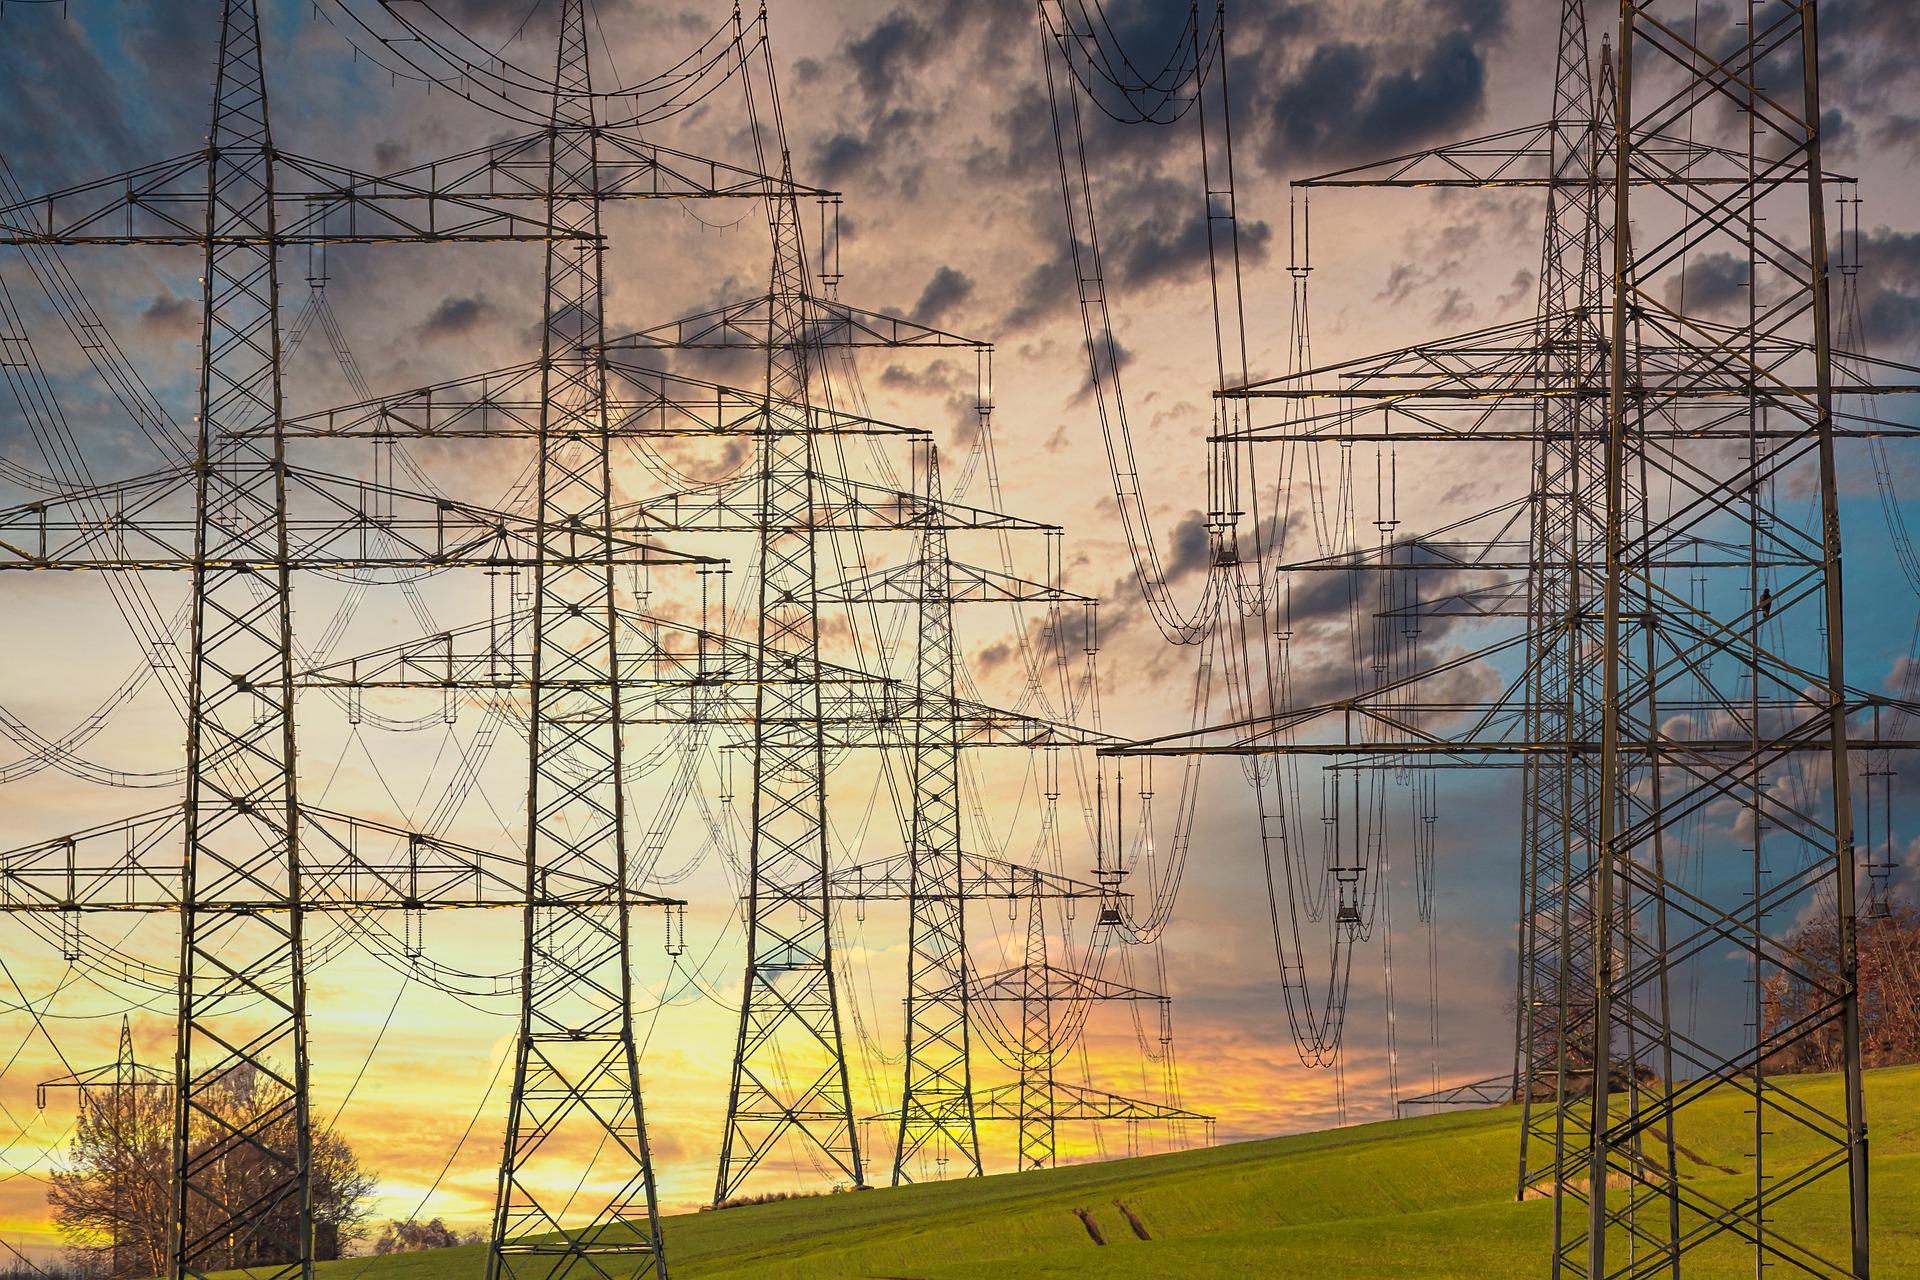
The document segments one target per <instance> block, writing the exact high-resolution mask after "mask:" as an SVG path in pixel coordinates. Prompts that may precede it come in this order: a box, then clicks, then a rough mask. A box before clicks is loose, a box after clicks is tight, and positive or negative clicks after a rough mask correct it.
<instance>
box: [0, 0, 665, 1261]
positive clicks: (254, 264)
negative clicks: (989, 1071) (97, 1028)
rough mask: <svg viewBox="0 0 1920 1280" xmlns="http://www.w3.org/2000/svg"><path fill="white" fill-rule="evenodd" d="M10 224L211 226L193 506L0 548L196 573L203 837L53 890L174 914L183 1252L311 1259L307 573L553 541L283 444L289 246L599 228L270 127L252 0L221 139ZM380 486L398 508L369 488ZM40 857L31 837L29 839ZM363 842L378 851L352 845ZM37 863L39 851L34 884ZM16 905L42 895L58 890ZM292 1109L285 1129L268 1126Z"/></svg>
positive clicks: (404, 900)
mask: <svg viewBox="0 0 1920 1280" xmlns="http://www.w3.org/2000/svg"><path fill="white" fill-rule="evenodd" d="M463 176H465V177H471V176H472V175H470V174H468V175H463ZM0 231H4V239H5V241H6V242H8V243H14V244H28V245H60V244H116V245H156V244H157V245H198V246H200V247H201V248H202V251H203V253H204V255H205V257H204V262H205V272H204V276H203V285H204V292H203V310H202V314H203V325H202V351H201V356H202V358H201V388H200V397H199V400H200V403H199V408H200V413H199V415H198V423H199V426H198V430H197V444H196V446H195V455H194V465H193V467H192V469H191V472H190V478H188V479H187V480H186V483H187V484H188V486H189V487H190V488H191V491H192V494H193V516H192V518H191V519H190V520H180V519H178V518H176V517H174V516H172V515H170V514H169V513H168V510H167V500H168V498H169V497H170V496H171V495H172V494H173V493H174V492H175V491H176V490H177V489H179V487H180V486H181V484H182V477H180V476H179V475H177V474H175V473H173V472H164V473H161V474H158V475H155V476H147V477H139V478H136V479H134V480H131V481H125V482H121V483H118V484H111V485H105V486H99V487H97V488H95V489H89V490H85V491H80V492H75V493H65V494H60V495H57V496H55V497H54V498H51V499H48V500H46V501H43V502H38V503H34V504H30V505H29V506H27V507H25V508H18V509H13V510H9V511H5V512H0V567H4V568H9V569H19V568H37V569H44V568H59V569H83V568H109V569H117V570H138V569H150V568H151V569H167V570H179V569H188V570H190V571H191V573H192V606H191V617H192V623H191V636H190V644H191V651H192V652H191V660H190V664H189V667H190V689H189V700H188V708H187V770H186V801H185V805H184V809H183V816H182V822H183V832H184V839H185V847H186V854H185V858H184V861H182V860H180V859H179V858H177V857H176V858H174V859H173V860H172V863H173V866H174V867H175V868H177V874H178V877H179V882H178V884H177V885H172V886H171V887H169V885H168V881H169V877H168V876H166V875H163V874H161V873H159V872H158V871H157V870H156V869H155V868H154V867H153V866H151V865H149V864H148V863H147V862H146V855H147V854H151V853H153V852H154V850H153V849H152V848H145V849H143V851H142V853H141V855H140V856H136V854H135V852H134V851H133V849H132V847H131V846H129V847H128V848H127V849H124V850H122V851H121V853H120V854H119V855H118V856H117V857H113V858H110V859H109V860H108V861H107V862H105V863H104V864H101V865H97V866H94V867H88V868H86V869H85V870H84V872H83V873H82V881H80V882H76V880H75V874H76V867H75V865H74V857H75V854H74V848H75V843H74V842H73V841H71V840H69V841H65V842H60V843H62V844H63V845H64V846H65V848H66V850H67V857H66V861H67V864H68V865H67V868H66V880H67V888H66V890H65V893H66V896H67V897H68V898H69V899H71V898H73V896H74V895H75V893H76V892H77V890H76V888H75V885H76V883H85V884H87V885H89V886H94V887H101V888H104V889H105V893H104V895H103V897H102V899H100V900H98V901H96V902H88V903H86V904H81V903H77V902H70V903H69V904H68V905H66V906H64V907H62V908H61V909H62V910H76V909H80V910H85V909H94V908H95V907H98V906H111V907H117V909H123V910H124V909H134V910H178V911H179V912H180V914H181V964H180V973H179V982H180V1015H179V1038H178V1049H177V1053H176V1061H175V1101H176V1109H177V1115H176V1125H175V1169H174V1175H175V1180H174V1189H173V1235H172V1244H171V1255H172V1264H171V1269H172V1273H173V1274H174V1275H175V1276H176V1277H184V1276H187V1275H202V1274H205V1273H207V1272H209V1271H213V1270H224V1269H228V1268H231V1267H233V1266H235V1265H239V1264H241V1263H251V1264H253V1265H255V1266H256V1267H263V1268H264V1269H265V1270H264V1272H263V1274H265V1275H269V1276H274V1277H289V1278H290V1277H294V1276H304V1275H310V1274H311V1268H312V1261H313V1226H312V1217H311V1213H312V1191H311V1184H312V1176H313V1172H312V1161H311V1133H310V1124H309V1118H308V1104H307V1098H308V1087H307V1084H308V1081H307V1046H306V1030H305V973H304V960H303V953H302V931H303V920H304V916H305V914H306V913H307V911H308V910H310V909H313V908H314V907H315V906H316V905H317V904H318V902H319V899H318V898H316V897H315V896H314V895H312V894H311V893H310V892H309V887H308V885H307V883H306V880H305V878H304V875H303V867H304V866H305V859H304V858H303V855H302V853H301V849H302V844H303V842H304V836H303V832H302V827H303V825H305V823H306V822H307V821H308V820H310V819H311V818H312V817H313V815H312V814H311V813H308V812H306V811H303V810H302V809H301V808H300V806H299V805H298V804H297V798H296V795H295V790H296V787H295V776H296V775H295V752H294V727H293V719H292V702H293V687H294V686H293V681H292V661H291V646H292V628H291V615H290V608H289V605H290V598H291V597H290V591H291V581H290V575H291V573H292V571H294V570H296V569H304V568H329V567H346V566H359V567H373V566H378V565H391V566H395V567H400V566H415V567H426V566H438V567H446V566H452V565H461V564H490V565H518V564H529V565H531V564H538V563H540V562H541V561H543V560H544V559H546V558H547V555H548V544H550V542H551V536H550V534H551V531H547V530H543V529H542V528H541V526H539V525H538V524H536V523H535V522H532V521H528V520H526V519H524V518H520V517H514V516H509V515H505V514H503V513H498V512H485V511H482V510H480V509H478V508H475V507H472V506H471V505H469V504H464V503H459V502H455V501H451V500H447V499H441V498H432V497H426V496H423V495H417V494H406V493H402V492H399V491H397V490H392V489H389V488H385V487H383V486H379V485H367V484H365V483H362V482H356V481H352V480H348V479H345V478H342V477H334V476H327V475H324V474H321V473H317V472H312V471H307V470H304V469H302V468H298V467H295V466H293V465H291V464H290V463H289V461H288V459H287V456H286V449H285V441H286V434H287V433H286V431H285V421H284V417H283V414H282V410H281V354H282V353H281V349H280V336H279V314H278V307H279V282H278V277H279V266H278V252H279V250H280V248H281V247H282V246H287V245H299V244H328V243H376V242H377V243H406V242H432V241H463V240H464V241H499V240H541V241H552V240H554V239H556V238H561V239H577V238H578V237H579V235H580V234H582V233H578V232H575V231H573V230H572V229H566V228H563V229H559V230H555V229H554V228H553V227H552V226H550V224H548V223H547V222H546V221H544V220H542V219H533V218H525V217H521V216H519V215H515V214H513V213H511V212H506V211H502V210H499V209H497V208H495V207H493V206H492V205H490V204H488V203H487V202H486V201H485V200H484V199H475V198H474V196H473V194H472V193H471V191H470V190H469V191H456V190H454V189H453V188H452V186H451V185H450V184H448V183H445V182H442V181H439V180H438V178H437V177H436V176H435V175H431V174H429V175H428V176H427V178H426V179H425V180H424V181H422V182H413V181H409V180H406V179H391V178H389V179H378V178H372V177H369V176H367V175H361V174H355V173H352V172H350V171H347V170H344V169H340V168H339V167H337V166H333V165H329V164H326V163H324V162H320V161H313V160H307V159H304V158H301V157H298V156H295V155H292V154H290V153H288V152H285V151H283V150H281V149H279V148H277V147H276V146H275V145H274V143H273V141H272V137H271V132H270V127H269V120H268V106H267V88H266V83H265V80H264V76H263V73H262V59H261V41H260V23H259V16H258V13H257V9H256V5H255V4H254V3H252V2H251V0H225V2H224V3H223V5H222V7H221V24H220V47H219V69H218V73H217V79H216V86H215V101H214V112H213V122H212V127H211V129H210V131H209V133H208V138H207V145H206V146H205V148H204V149H202V150H200V151H198V152H194V153H191V154H189V155H187V156H183V157H180V158H177V159H174V160H168V161H163V162H161V163H159V164H155V165H149V166H145V167H143V168H142V169H139V170H136V171H134V172H133V173H132V174H129V175H125V176H123V177H120V178H112V179H107V180H104V181H101V182H95V183H91V184H88V185H85V186H82V187H76V188H72V189H69V190H65V191H60V192H55V193H53V194H51V195H48V196H45V197H41V198H39V199H36V200H31V201H24V202H19V203H16V204H12V205H9V206H8V207H6V208H5V209H0ZM295 489H297V490H298V493H299V496H300V497H301V498H302V499H303V500H307V501H313V500H318V501H319V502H320V504H321V506H322V508H323V510H322V512H321V513H320V514H319V515H318V516H317V517H313V516H307V517H302V518H299V519H294V518H291V517H290V515H289V509H290V501H289V499H290V495H291V493H292V492H293V491H294V490H295ZM370 499H371V500H373V501H374V502H375V503H376V504H377V505H379V506H381V507H383V508H384V509H385V514H376V513H374V512H371V511H369V510H368V509H367V507H366V504H367V502H368V501H369V500H370ZM102 512H106V513H109V514H107V515H106V516H105V518H102ZM575 536H578V535H577V533H576V535H575ZM603 537H604V535H603ZM370 548H377V549H370ZM594 554H596V555H597V556H598V557H599V558H601V559H607V558H613V557H617V558H618V559H619V560H620V561H621V562H623V563H632V564H643V563H658V564H673V563H688V562H689V561H688V558H687V557H682V556H677V555H674V554H672V553H668V552H664V551H663V550H661V549H660V548H657V547H654V546H652V545H651V544H649V543H647V542H646V540H645V539H643V538H639V537H636V536H633V535H631V534H628V533H626V532H624V531H623V532H622V533H621V535H620V536H618V537H617V538H615V539H613V540H612V541H611V543H609V542H608V541H604V540H603V541H602V542H601V543H600V544H599V545H598V548H597V550H596V551H595V553H594ZM342 821H344V822H345V823H347V825H349V826H353V825H354V820H352V819H344V820H342ZM138 825H139V820H135V821H134V822H133V823H130V824H115V828H114V829H115V830H116V831H118V830H120V829H121V828H122V827H125V828H126V829H127V830H129V831H130V830H132V829H133V828H134V827H136V826H138ZM324 826H325V824H324V823H323V824H322V830H323V832H324ZM403 836H404V833H403ZM404 838H407V839H409V840H410V841H411V840H412V839H414V838H413V837H404ZM323 839H324V835H323ZM420 847H422V848H424V847H428V846H425V845H423V846H420ZM416 852H418V850H417V849H416ZM25 857H26V860H27V862H28V863H29V864H31V863H33V862H36V861H37V860H38V858H37V855H36V854H35V853H34V852H31V851H29V852H28V853H27V854H26V855H25ZM484 860H485V859H484V855H479V856H478V861H470V862H469V865H470V868H471V869H472V870H474V871H478V870H479V868H480V865H481V864H482V863H483V862H484ZM348 861H349V862H354V863H360V862H362V861H363V860H362V859H360V858H358V857H357V856H356V855H352V854H349V856H348ZM523 865H524V864H523ZM367 869H368V870H371V864H367ZM483 878H484V877H483ZM520 879H522V880H524V876H522V877H520ZM454 880H455V883H456V887H455V888H454V889H453V891H452V892H451V893H450V894H448V895H447V896H448V897H449V898H453V899H466V898H469V897H471V896H473V888H470V887H469V885H470V884H472V885H473V887H475V888H477V887H478V885H477V883H475V882H472V881H470V880H469V878H468V876H467V875H466V874H465V873H458V874H456V876H455V877H454ZM31 882H32V876H31V875H29V877H28V880H27V881H26V882H23V883H31ZM372 883H373V884H375V885H377V886H378V887H377V888H375V889H374V891H373V893H372V895H371V898H363V899H362V900H363V901H364V902H366V903H367V904H368V905H375V904H376V903H377V904H379V905H384V906H387V907H397V906H402V905H404V906H408V907H414V906H418V905H423V899H422V896H421V895H420V894H419V892H418V890H417V887H415V888H412V889H407V890H399V889H395V888H394V887H393V884H392V882H391V881H388V880H387V879H386V878H385V877H384V876H383V875H381V874H379V873H375V879H374V881H373V882H372ZM364 887H365V886H363V888H364ZM548 889H549V886H547V885H545V884H544V883H543V884H542V885H541V886H540V891H541V892H543V893H544V892H547V891H548ZM39 896H40V895H39V894H38V892H37V891H36V892H34V893H31V894H29V898H30V899H38V898H39ZM349 896H350V897H351V896H356V895H353V894H350V895H349ZM490 896H492V897H493V900H494V901H504V902H512V901H516V900H518V901H520V902H522V903H524V902H526V901H528V900H530V899H531V896H532V893H531V891H530V890H528V891H522V892H512V891H509V892H506V893H500V894H497V896H494V895H489V894H488V893H485V892H482V893H481V894H480V895H479V897H480V900H481V901H478V902H474V903H473V904H472V905H481V903H482V902H485V901H486V900H487V899H488V898H489V897H490ZM587 896H592V895H587ZM433 898H434V895H433V894H432V893H428V894H426V895H424V899H425V901H424V905H441V904H440V903H438V902H435V901H433ZM638 900H639V899H638V898H637V897H636V901H638ZM646 901H661V900H657V899H646ZM336 905H337V904H336ZM446 905H454V903H452V902H449V903H447V904H446ZM8 909H9V910H30V911H32V910H40V909H43V903H42V902H41V901H38V900H30V901H26V902H23V903H21V904H19V905H17V906H9V907H8ZM236 1072H247V1073H251V1074H252V1075H253V1076H254V1077H255V1078H257V1079H260V1080H263V1081H265V1082H267V1083H266V1085H265V1087H264V1088H263V1089H262V1091H261V1096H262V1097H264V1098H266V1099H267V1100H268V1105H267V1106H265V1107H264V1108H260V1109H257V1110H255V1111H253V1112H251V1113H249V1114H247V1115H245V1116H239V1117H236V1116H233V1115H230V1114H223V1113H222V1111H221V1110H219V1109H216V1108H213V1107H210V1106H208V1105H206V1104H205V1101H204V1100H205V1099H206V1098H207V1097H208V1094H209V1091H211V1090H215V1089H218V1088H220V1087H221V1086H222V1083H223V1082H224V1081H226V1080H227V1079H228V1078H229V1077H230V1076H231V1075H232V1074H234V1073H236ZM286 1133H291V1134H292V1135H293V1143H292V1146H291V1149H289V1148H288V1147H287V1146H286V1145H285V1144H283V1143H280V1142H278V1141H277V1140H276V1135H279V1134H286ZM237 1153H247V1157H248V1158H249V1159H250V1160H254V1161H256V1162H258V1163H260V1164H261V1165H262V1166H263V1167H264V1168H265V1169H266V1174H265V1176H264V1177H262V1178H261V1179H259V1180H258V1181H256V1182H255V1183H254V1184H253V1186H252V1188H251V1189H250V1190H249V1191H248V1192H247V1193H246V1194H245V1195H243V1196H242V1197H241V1198H239V1199H235V1198H234V1197H233V1195H232V1193H231V1191H230V1189H229V1187H228V1183H229V1181H230V1180H229V1179H227V1178H226V1177H225V1176H224V1174H223V1172H222V1166H223V1164H224V1163H226V1162H227V1161H228V1160H229V1158H230V1157H232V1156H234V1155H235V1154H237Z"/></svg>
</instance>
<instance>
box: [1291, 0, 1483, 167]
mask: <svg viewBox="0 0 1920 1280" xmlns="http://www.w3.org/2000/svg"><path fill="white" fill-rule="evenodd" d="M1486 81H1487V69H1486V63H1485V61H1484V59H1483V56H1482V53H1481V49H1480V47H1479V44H1478V42H1477V37H1476V35H1475V33H1474V32H1473V31H1471V30H1468V29H1466V28H1461V29H1459V30H1455V31H1451V32H1448V33H1446V34H1444V35H1442V36H1441V37H1440V38H1439V39H1438V40H1437V41H1436V42H1435V43H1434V44H1432V45H1431V46H1430V47H1428V48H1427V49H1426V50H1425V51H1424V52H1420V53H1418V54H1416V55H1414V57H1413V58H1412V60H1411V61H1401V60H1400V58H1399V57H1396V55H1395V54H1393V53H1391V52H1388V51H1386V50H1383V49H1380V48H1377V47H1374V46H1370V45H1364V44H1358V43H1354V42H1351V41H1338V42H1334V43H1330V44H1323V45H1320V46H1319V47H1318V48H1316V49H1314V51H1313V53H1312V54H1311V55H1310V56H1309V57H1308V58H1307V59H1306V61H1305V62H1304V64H1302V65H1301V66H1300V67H1299V68H1298V70H1296V71H1295V72H1294V73H1293V74H1291V75H1289V76H1286V77H1285V78H1283V79H1281V80H1280V81H1279V82H1278V83H1277V85H1276V86H1275V88H1274V89H1273V90H1272V91H1271V93H1270V96H1267V97H1266V98H1265V100H1264V102H1261V103H1260V110H1259V115H1258V117H1257V119H1258V121H1259V123H1260V125H1262V126H1264V128H1265V131H1266V136H1265V139H1264V141H1263V143H1262V145H1261V147H1260V157H1261V159H1262V160H1263V161H1264V162H1265V163H1266V165H1267V167H1268V168H1269V169H1272V170H1275V171H1280V170H1284V169H1290V168H1292V167H1293V166H1295V165H1297V164H1298V163H1300V162H1302V161H1308V160H1312V161H1323V162H1340V161H1351V160H1363V159H1372V158H1375V157H1381V158H1384V157H1386V156H1390V155H1394V154H1397V153H1401V152H1405V151H1410V150H1414V149H1416V148H1418V147H1420V146H1422V145H1424V144H1427V143H1431V142H1437V141H1442V140H1448V139H1452V138H1454V137H1455V136H1457V135H1459V134H1460V133H1461V132H1462V131H1463V130H1465V129H1466V128H1467V127H1468V126H1469V125H1471V124H1472V123H1473V122H1474V121H1475V120H1477V119H1478V118H1479V116H1480V113H1481V111H1482V110H1483V109H1484V107H1485V105H1486Z"/></svg>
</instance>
